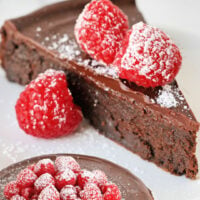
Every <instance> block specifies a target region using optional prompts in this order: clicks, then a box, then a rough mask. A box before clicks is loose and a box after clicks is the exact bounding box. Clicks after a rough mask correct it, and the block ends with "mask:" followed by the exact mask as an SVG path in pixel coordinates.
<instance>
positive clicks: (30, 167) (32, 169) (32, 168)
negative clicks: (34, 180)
mask: <svg viewBox="0 0 200 200" xmlns="http://www.w3.org/2000/svg"><path fill="white" fill-rule="evenodd" d="M34 168H35V164H31V165H29V166H28V167H27V169H30V170H31V171H33V172H34Z"/></svg>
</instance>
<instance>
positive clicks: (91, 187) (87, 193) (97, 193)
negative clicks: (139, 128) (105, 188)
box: [80, 183, 103, 200]
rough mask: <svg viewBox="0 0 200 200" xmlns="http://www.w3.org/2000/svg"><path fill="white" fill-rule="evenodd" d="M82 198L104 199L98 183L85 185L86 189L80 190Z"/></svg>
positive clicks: (83, 199)
mask: <svg viewBox="0 0 200 200" xmlns="http://www.w3.org/2000/svg"><path fill="white" fill-rule="evenodd" d="M80 197H81V199H82V200H103V197H102V194H101V190H100V189H99V188H98V186H97V185H96V184H93V183H88V184H86V186H85V187H84V190H82V191H81V192H80Z"/></svg>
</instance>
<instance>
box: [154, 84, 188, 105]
mask: <svg viewBox="0 0 200 200" xmlns="http://www.w3.org/2000/svg"><path fill="white" fill-rule="evenodd" d="M155 101H156V103H158V104H160V105H161V106H162V107H166V108H172V107H177V106H179V105H180V104H181V103H183V101H184V97H183V95H181V94H180V90H179V89H178V88H176V89H174V88H172V86H171V85H165V86H163V87H162V90H159V93H158V97H157V98H156V100H155ZM184 109H188V108H187V105H185V106H184Z"/></svg>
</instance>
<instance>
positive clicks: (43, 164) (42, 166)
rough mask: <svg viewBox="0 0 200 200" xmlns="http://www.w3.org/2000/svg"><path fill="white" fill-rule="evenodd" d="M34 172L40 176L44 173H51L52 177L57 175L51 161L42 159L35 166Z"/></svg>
mask: <svg viewBox="0 0 200 200" xmlns="http://www.w3.org/2000/svg"><path fill="white" fill-rule="evenodd" d="M34 172H35V173H36V174H37V175H38V176H40V175H41V174H44V173H49V174H51V175H54V174H55V167H54V163H53V161H52V160H51V159H48V158H46V159H42V160H40V161H38V162H37V163H36V164H35V167H34Z"/></svg>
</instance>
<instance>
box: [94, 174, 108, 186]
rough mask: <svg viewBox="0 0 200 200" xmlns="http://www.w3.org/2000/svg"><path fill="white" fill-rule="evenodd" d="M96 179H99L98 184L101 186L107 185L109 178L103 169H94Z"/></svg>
mask: <svg viewBox="0 0 200 200" xmlns="http://www.w3.org/2000/svg"><path fill="white" fill-rule="evenodd" d="M92 172H93V174H94V176H95V178H96V180H97V185H98V186H99V187H101V186H102V185H105V184H106V183H107V182H108V178H107V176H106V175H105V173H104V172H103V171H101V170H94V171H92Z"/></svg>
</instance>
